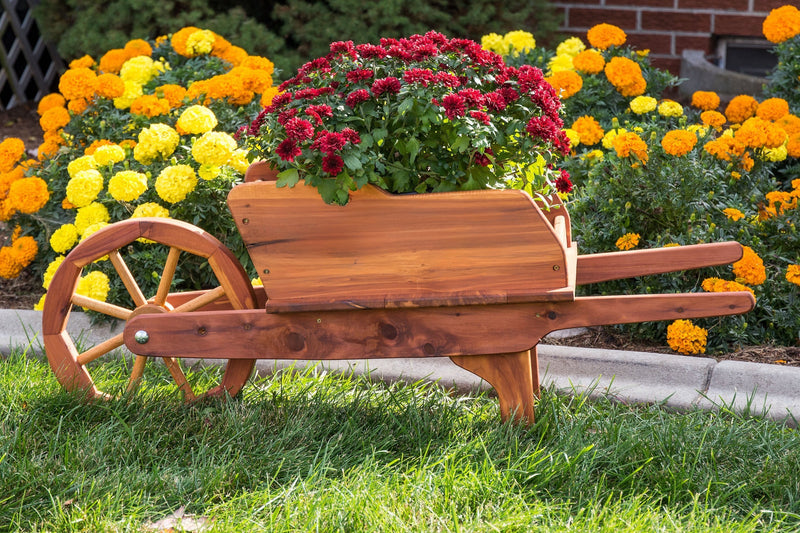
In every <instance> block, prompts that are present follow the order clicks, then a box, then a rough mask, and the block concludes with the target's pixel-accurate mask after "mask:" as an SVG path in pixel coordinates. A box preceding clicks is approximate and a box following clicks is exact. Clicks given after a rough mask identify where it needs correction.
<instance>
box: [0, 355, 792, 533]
mask: <svg viewBox="0 0 800 533" xmlns="http://www.w3.org/2000/svg"><path fill="white" fill-rule="evenodd" d="M159 366H161V365H151V372H149V373H146V380H145V381H144V383H143V388H142V389H141V390H140V392H139V393H138V394H136V395H133V396H128V397H123V398H121V399H119V400H111V401H107V402H102V403H91V404H86V403H83V402H82V401H81V399H80V397H78V396H77V395H74V394H69V393H66V392H64V391H63V390H62V389H61V387H60V386H59V385H58V383H57V382H56V380H55V378H54V377H53V376H52V374H51V372H50V369H49V367H48V365H47V363H46V361H41V360H37V359H34V358H29V357H28V358H26V357H25V356H24V355H21V354H19V353H17V354H12V355H11V356H10V357H8V358H7V359H5V360H3V361H0V530H2V531H146V530H147V529H146V528H147V527H148V526H153V527H156V526H159V527H162V526H161V525H163V522H158V521H159V520H162V519H164V518H165V517H170V516H173V515H174V513H176V511H178V510H182V511H183V512H185V513H186V517H191V518H193V519H195V520H198V521H202V522H203V523H204V526H205V527H206V528H207V529H206V530H214V531H537V530H540V531H567V530H569V531H609V532H611V531H613V532H618V531H636V532H640V531H720V532H722V531H724V532H729V531H800V435H799V434H798V432H797V431H796V430H794V429H790V428H787V427H785V426H782V425H780V424H777V423H775V422H772V421H768V420H763V419H759V418H750V417H744V416H740V415H736V414H733V413H731V412H727V411H725V410H724V409H723V410H722V411H721V412H719V413H711V412H704V411H695V412H690V413H681V414H678V413H672V412H669V411H667V410H666V409H664V408H660V407H657V406H626V405H621V404H616V403H612V402H609V401H603V400H599V401H594V400H592V401H589V400H587V398H586V397H582V396H578V397H565V396H559V395H556V394H554V393H552V392H551V391H547V390H546V391H545V392H544V394H543V398H542V400H541V401H540V402H539V403H538V406H537V421H536V423H535V425H533V426H532V427H530V428H525V427H517V426H513V425H510V424H501V423H500V422H499V409H498V406H497V401H496V399H495V398H493V397H491V395H485V394H483V395H475V396H469V397H467V396H458V395H453V394H448V392H447V391H444V390H442V389H441V388H439V387H437V386H435V385H431V384H427V383H417V384H414V385H406V384H389V385H387V384H382V383H371V382H369V381H368V380H366V379H364V378H362V377H357V376H339V375H330V374H317V373H314V372H310V371H307V372H303V373H297V372H295V373H292V372H282V373H280V374H277V375H275V376H272V377H270V378H267V379H259V380H257V381H255V382H253V383H249V384H248V385H247V386H246V387H245V389H244V393H243V395H242V396H241V397H240V398H236V399H233V400H228V401H216V400H215V401H206V402H203V403H200V404H197V405H192V406H186V405H184V404H183V403H182V402H181V399H180V397H179V396H178V395H177V394H176V392H175V388H174V386H172V385H171V381H170V378H169V375H168V374H167V373H166V371H164V370H163V368H159ZM125 372H126V369H125V366H124V363H123V362H119V361H117V362H110V363H101V364H99V365H98V366H97V367H95V370H93V375H96V376H98V375H99V376H100V377H101V379H112V378H116V379H122V378H124V377H125ZM200 372H204V373H206V374H207V375H205V376H202V377H203V379H209V380H215V379H217V378H218V376H217V374H216V370H215V369H206V370H202V371H200ZM160 524H161V525H160Z"/></svg>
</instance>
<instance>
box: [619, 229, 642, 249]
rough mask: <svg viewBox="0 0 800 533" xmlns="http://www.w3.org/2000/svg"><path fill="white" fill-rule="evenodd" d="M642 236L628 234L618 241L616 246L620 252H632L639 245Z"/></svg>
mask: <svg viewBox="0 0 800 533" xmlns="http://www.w3.org/2000/svg"><path fill="white" fill-rule="evenodd" d="M640 238H641V235H639V234H638V233H626V234H625V235H623V236H622V237H620V238H619V239H617V242H616V245H617V248H619V249H620V250H631V249H633V248H636V247H637V246H638V245H639V239H640Z"/></svg>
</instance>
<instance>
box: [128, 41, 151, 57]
mask: <svg viewBox="0 0 800 533" xmlns="http://www.w3.org/2000/svg"><path fill="white" fill-rule="evenodd" d="M123 50H124V51H125V53H127V54H128V56H129V57H136V56H152V55H153V47H152V46H150V43H148V42H147V41H145V40H144V39H132V40H130V41H128V42H127V43H125V48H124V49H123Z"/></svg>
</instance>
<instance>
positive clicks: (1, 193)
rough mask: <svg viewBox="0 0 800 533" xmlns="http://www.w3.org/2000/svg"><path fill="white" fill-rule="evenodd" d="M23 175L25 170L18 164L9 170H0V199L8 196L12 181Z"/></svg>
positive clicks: (19, 178)
mask: <svg viewBox="0 0 800 533" xmlns="http://www.w3.org/2000/svg"><path fill="white" fill-rule="evenodd" d="M24 177H25V171H24V170H23V169H22V166H20V165H17V166H15V167H14V168H13V169H11V170H10V171H9V172H0V200H4V199H5V198H6V196H8V190H9V189H10V188H11V184H12V183H14V182H15V181H17V180H21V179H22V178H24Z"/></svg>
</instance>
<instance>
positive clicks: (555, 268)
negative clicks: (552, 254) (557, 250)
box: [553, 265, 561, 270]
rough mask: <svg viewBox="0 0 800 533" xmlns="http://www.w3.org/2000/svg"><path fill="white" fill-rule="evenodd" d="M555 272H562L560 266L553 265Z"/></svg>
mask: <svg viewBox="0 0 800 533" xmlns="http://www.w3.org/2000/svg"><path fill="white" fill-rule="evenodd" d="M553 270H561V267H560V266H558V265H553Z"/></svg>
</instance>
